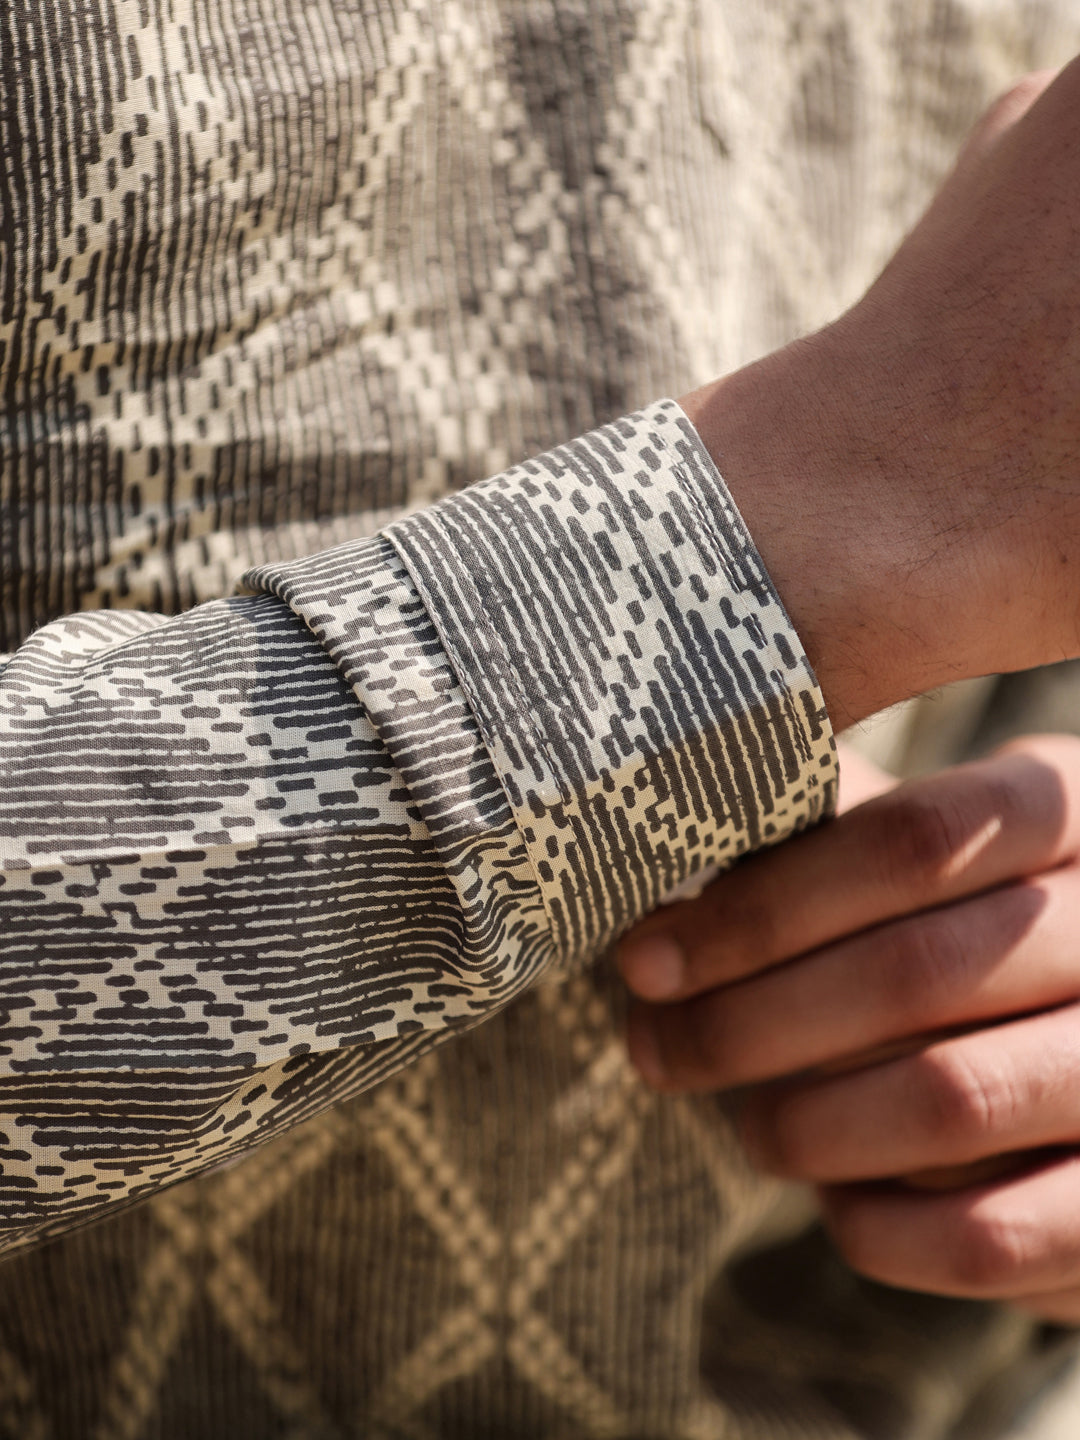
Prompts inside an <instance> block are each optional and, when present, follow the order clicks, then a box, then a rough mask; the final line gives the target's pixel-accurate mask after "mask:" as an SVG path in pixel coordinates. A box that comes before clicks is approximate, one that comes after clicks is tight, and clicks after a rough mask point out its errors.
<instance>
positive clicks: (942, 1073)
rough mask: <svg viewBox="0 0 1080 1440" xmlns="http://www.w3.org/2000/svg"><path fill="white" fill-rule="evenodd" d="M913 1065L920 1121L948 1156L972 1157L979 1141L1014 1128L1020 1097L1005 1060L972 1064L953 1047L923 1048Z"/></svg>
mask: <svg viewBox="0 0 1080 1440" xmlns="http://www.w3.org/2000/svg"><path fill="white" fill-rule="evenodd" d="M913 1064H914V1068H915V1073H916V1076H917V1084H918V1090H919V1093H920V1095H921V1097H922V1107H921V1108H922V1112H923V1124H924V1126H925V1129H926V1131H927V1133H928V1134H929V1135H930V1136H931V1137H932V1138H933V1139H934V1141H935V1142H938V1143H939V1144H940V1145H941V1147H942V1152H943V1154H946V1155H947V1156H948V1158H950V1159H964V1160H967V1159H971V1158H975V1157H976V1155H977V1154H978V1153H980V1149H979V1141H980V1140H984V1139H985V1138H986V1137H992V1136H1000V1135H1002V1134H1004V1133H1008V1132H1009V1131H1010V1130H1011V1129H1012V1128H1013V1121H1014V1117H1015V1114H1016V1110H1017V1105H1018V1098H1017V1095H1016V1093H1015V1087H1014V1086H1013V1084H1012V1083H1011V1081H1010V1077H1009V1074H1008V1071H1007V1068H1006V1066H1005V1065H1004V1064H998V1063H995V1062H993V1061H989V1060H988V1059H987V1058H986V1057H980V1060H979V1062H978V1063H975V1062H973V1061H972V1060H971V1059H970V1058H969V1057H968V1056H967V1055H966V1054H965V1053H964V1051H963V1050H962V1049H961V1048H958V1047H955V1046H954V1047H949V1046H944V1047H941V1048H939V1049H936V1050H929V1051H925V1052H924V1053H923V1054H922V1055H921V1056H919V1057H918V1058H917V1059H916V1060H915V1061H914V1062H913ZM957 1147H959V1149H960V1150H961V1154H960V1155H957V1153H956V1150H957Z"/></svg>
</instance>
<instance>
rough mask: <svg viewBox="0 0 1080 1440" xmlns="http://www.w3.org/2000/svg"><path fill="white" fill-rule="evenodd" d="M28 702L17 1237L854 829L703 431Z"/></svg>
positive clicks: (336, 570)
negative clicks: (754, 853) (832, 815)
mask: <svg viewBox="0 0 1080 1440" xmlns="http://www.w3.org/2000/svg"><path fill="white" fill-rule="evenodd" d="M250 579H251V583H252V585H253V586H254V587H256V588H258V589H260V590H261V591H263V592H264V593H262V594H261V595H258V596H254V597H245V598H240V599H236V600H233V601H224V602H215V603H213V604H211V605H208V606H204V607H200V608H198V609H196V610H194V611H191V612H189V613H187V614H186V615H183V616H180V617H178V618H176V619H174V620H169V621H165V620H163V619H157V620H155V619H154V618H152V617H146V616H135V615H101V616H93V615H87V616H73V617H69V619H67V620H62V621H58V622H55V623H54V624H53V625H50V626H47V627H45V628H43V629H42V630H40V631H39V632H37V633H36V634H35V635H34V636H33V637H32V638H31V640H30V641H29V642H27V644H26V645H25V646H24V647H23V649H22V650H21V651H20V652H19V653H18V654H17V655H16V656H15V658H14V659H13V660H12V661H11V662H10V663H9V665H8V666H7V667H6V669H5V671H4V673H3V677H2V684H0V700H2V701H3V710H2V715H0V718H2V725H0V815H2V816H3V823H2V824H0V854H2V857H3V859H4V861H5V863H6V870H5V873H4V883H3V885H0V995H2V996H3V998H4V999H5V1000H6V1002H7V1006H8V1013H7V1019H6V1022H4V1024H3V1026H2V1027H0V1044H2V1045H3V1047H4V1049H3V1052H2V1053H0V1116H4V1117H6V1122H5V1123H4V1128H5V1130H7V1131H8V1133H9V1137H16V1136H17V1137H19V1139H20V1140H21V1142H22V1143H21V1144H20V1145H18V1146H16V1145H14V1144H13V1146H12V1153H11V1155H10V1156H9V1158H8V1161H7V1162H6V1170H5V1175H6V1176H7V1179H8V1184H7V1188H6V1190H0V1207H2V1214H3V1220H4V1222H5V1227H4V1228H5V1229H6V1232H7V1233H6V1235H5V1236H3V1237H2V1238H3V1240H4V1242H5V1243H7V1244H9V1245H10V1244H17V1243H21V1242H22V1241H23V1240H24V1239H25V1238H26V1237H28V1236H30V1235H32V1234H34V1233H49V1232H50V1231H51V1230H54V1229H56V1228H63V1227H64V1226H65V1225H69V1224H71V1223H73V1222H74V1221H76V1220H78V1219H80V1218H85V1217H89V1216H92V1215H94V1214H97V1213H98V1212H99V1211H100V1210H102V1209H103V1208H105V1207H107V1206H109V1205H112V1204H115V1203H116V1202H117V1201H118V1200H121V1199H123V1198H125V1197H131V1196H134V1195H143V1194H146V1193H148V1192H150V1191H152V1190H153V1189H154V1188H156V1187H157V1186H159V1185H161V1184H164V1183H166V1182H168V1181H170V1180H175V1179H179V1178H182V1177H183V1176H185V1175H191V1174H194V1173H197V1172H198V1171H199V1170H201V1169H205V1168H206V1167H207V1166H208V1165H211V1164H216V1163H219V1162H220V1160H221V1159H223V1158H224V1157H225V1156H227V1155H229V1154H231V1153H233V1152H235V1151H236V1150H239V1149H242V1148H244V1147H245V1146H249V1145H252V1144H254V1143H256V1142H257V1141H260V1140H262V1139H265V1138H267V1137H269V1136H270V1135H272V1134H274V1133H275V1132H276V1131H277V1130H279V1129H281V1128H282V1127H283V1126H285V1125H288V1124H292V1123H295V1122H296V1121H297V1120H298V1119H301V1118H304V1117H305V1116H307V1115H310V1114H312V1113H314V1111H316V1110H318V1109H321V1108H324V1107H325V1106H327V1105H329V1104H332V1103H335V1102H336V1101H339V1100H341V1099H342V1098H344V1097H345V1096H346V1095H348V1094H352V1093H355V1091H356V1090H358V1089H361V1088H363V1086H364V1085H365V1084H371V1083H374V1082H375V1081H377V1080H379V1079H381V1078H383V1077H384V1076H385V1075H387V1074H389V1073H391V1072H392V1071H393V1070H394V1069H396V1068H398V1067H400V1066H401V1065H403V1064H405V1063H407V1062H408V1061H409V1060H411V1059H413V1058H414V1057H415V1056H416V1055H417V1054H418V1053H421V1052H422V1051H423V1050H424V1049H426V1048H429V1047H430V1046H431V1045H432V1044H435V1043H438V1042H439V1040H440V1039H442V1038H445V1037H446V1036H448V1035H450V1034H452V1033H453V1032H454V1030H455V1029H457V1028H459V1027H460V1026H462V1025H467V1024H471V1023H475V1022H477V1021H479V1020H482V1019H483V1018H484V1017H485V1016H486V1015H490V1014H492V1013H493V1012H494V1011H495V1010H497V1009H498V1008H499V1007H500V1006H502V1005H504V1004H505V1003H507V1001H509V1000H510V999H511V998H512V997H513V996H514V995H515V994H517V993H519V992H520V991H521V990H522V989H523V988H524V987H526V986H528V985H529V984H532V983H534V982H535V981H536V980H537V979H539V978H540V977H541V976H542V975H543V974H544V973H545V971H547V970H548V969H550V968H552V967H554V966H556V965H562V966H571V965H582V964H584V963H586V962H587V961H588V960H589V959H591V958H592V957H594V956H595V955H597V954H598V953H599V952H600V950H601V949H602V948H603V947H604V945H605V944H607V943H608V942H609V941H610V940H611V939H612V938H613V937H614V936H615V935H617V934H618V933H620V932H621V930H622V929H624V928H625V927H626V926H627V925H628V924H630V923H632V921H633V920H634V919H636V918H637V917H638V916H640V915H641V914H643V913H644V912H645V911H646V910H648V909H649V908H651V907H652V906H653V905H654V904H656V902H657V901H658V900H659V899H661V898H662V897H663V896H664V895H665V894H666V893H668V892H669V891H670V890H671V889H672V888H674V887H676V886H678V885H679V884H680V883H681V882H683V881H684V880H686V879H687V878H688V877H690V876H693V875H695V874H701V873H703V872H704V871H706V870H707V869H708V868H709V867H710V866H714V865H723V864H726V863H729V862H730V861H731V860H732V859H734V858H735V857H736V856H737V855H738V854H740V853H743V852H744V851H746V850H748V849H754V848H757V847H758V846H760V845H762V844H767V843H771V842H775V841H776V840H779V839H782V838H783V837H784V836H785V835H787V834H789V833H791V832H792V831H794V830H796V829H799V828H802V827H803V826H805V825H806V824H808V823H810V822H811V821H812V820H813V819H815V818H817V817H818V816H820V815H821V814H823V813H826V812H827V810H828V809H829V807H830V805H831V804H832V801H833V796H834V789H835V784H834V782H835V764H834V759H833V755H832V748H831V738H830V733H829V729H828V723H827V720H826V718H825V716H824V713H823V711H822V706H821V699H820V695H819V693H818V692H817V690H816V687H815V685H814V682H813V677H812V674H811V673H810V671H809V670H808V668H807V666H806V662H805V659H804V657H803V656H802V654H801V650H800V647H799V643H798V639H797V637H796V636H795V634H794V632H792V631H791V629H790V625H789V622H788V620H787V618H786V617H785V615H784V613H783V610H782V608H781V607H780V605H779V603H778V601H777V600H776V597H775V594H774V593H773V591H772V587H771V585H770V583H769V580H768V576H767V574H766V572H765V571H764V570H763V568H762V567H761V564H760V560H759V559H758V557H757V555H756V552H755V551H754V548H753V545H752V543H751V542H750V539H749V537H748V536H747V535H746V533H745V531H744V529H743V528H742V526H741V523H740V522H739V520H738V517H737V516H736V515H735V514H734V512H733V511H732V510H731V509H730V506H729V504H728V502H727V500H726V497H725V495H724V491H723V487H722V485H721V484H720V482H719V480H718V478H717V477H716V476H715V474H714V472H713V470H712V467H711V465H710V462H709V459H708V456H707V455H706V454H705V453H704V451H703V450H702V449H701V447H700V444H699V442H698V438H697V436H696V435H695V433H694V431H693V430H692V428H691V427H690V425H689V423H688V421H687V420H686V419H685V417H684V416H683V415H682V414H681V412H679V411H678V409H677V407H675V406H674V405H672V404H670V403H667V404H664V405H660V406H657V407H654V408H653V409H652V410H650V411H649V412H646V413H645V414H643V415H638V416H633V417H629V418H628V419H627V420H625V421H621V422H618V423H617V424H616V425H614V426H611V427H607V428H606V429H605V430H603V431H600V432H597V433H596V434H595V435H593V436H588V437H584V438H583V439H581V440H579V441H576V442H573V443H572V444H570V445H568V446H565V447H561V448H560V449H559V450H557V451H554V452H552V453H551V454H550V455H548V456H543V457H538V458H537V459H536V460H533V461H529V462H527V463H526V464H525V465H523V466H520V467H517V468H516V469H515V470H513V471H510V472H507V474H505V475H503V476H500V477H496V478H495V479H494V480H492V481H489V482H487V483H486V484H482V485H480V486H478V487H475V488H474V489H473V490H471V491H469V492H466V493H465V494H463V495H461V496H458V497H454V498H452V499H450V500H447V501H445V502H442V503H440V505H438V506H436V507H434V508H433V509H432V510H431V511H429V512H425V513H423V514H419V515H416V516H412V517H409V518H408V519H406V520H404V521H402V522H399V523H398V524H397V525H396V526H395V527H393V528H392V530H391V532H389V538H380V539H376V540H373V541H366V542H357V543H355V544H351V545H346V546H343V547H340V548H339V549H337V550H335V551H328V552H325V553H324V554H322V555H319V556H315V557H312V558H311V559H308V560H305V561H300V562H296V563H294V564H292V565H275V566H267V567H265V568H264V569H263V570H261V571H259V572H255V573H253V574H252V575H251V577H250Z"/></svg>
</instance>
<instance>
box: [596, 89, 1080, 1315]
mask: <svg viewBox="0 0 1080 1440" xmlns="http://www.w3.org/2000/svg"><path fill="white" fill-rule="evenodd" d="M1078 253H1080V62H1073V64H1072V65H1070V66H1069V67H1067V68H1066V69H1065V70H1064V71H1062V72H1061V74H1060V75H1059V76H1058V77H1057V78H1054V77H1051V76H1049V75H1037V76H1031V77H1029V78H1028V79H1027V80H1025V81H1024V82H1022V83H1021V84H1020V85H1019V86H1018V87H1017V88H1016V89H1015V90H1013V91H1011V92H1010V93H1009V95H1007V96H1006V97H1004V99H1003V100H1002V101H1000V102H999V103H998V105H996V106H995V107H994V108H993V109H992V110H991V111H990V112H989V114H988V115H987V116H986V117H985V118H984V120H983V122H982V123H981V124H980V126H979V127H978V128H977V130H976V132H975V134H974V135H973V136H972V139H971V141H970V142H969V144H968V145H967V147H966V148H965V150H964V152H963V154H962V155H961V157H960V160H959V162H958V164H957V167H956V169H955V171H954V172H953V174H952V175H951V176H950V178H949V179H948V180H947V182H946V183H945V185H944V186H943V188H942V190H941V192H940V193H939V195H938V197H937V199H936V200H935V201H934V203H933V205H932V206H931V208H930V210H929V211H928V212H927V214H926V216H925V217H924V218H923V220H922V221H921V222H920V224H919V225H918V226H917V227H916V229H915V230H914V231H913V232H912V234H911V235H910V236H909V237H908V239H907V240H906V241H905V242H904V244H903V245H902V246H901V248H900V250H899V251H898V253H897V255H896V256H895V258H894V259H893V261H892V262H891V263H890V265H889V266H888V267H887V268H886V270H885V272H884V274H883V275H882V276H881V278H880V279H879V280H878V281H877V283H876V284H875V285H874V286H873V287H872V288H871V290H870V291H869V292H868V294H867V295H866V296H865V298H864V299H863V300H862V301H860V302H859V304H858V305H856V306H855V307H854V309H852V310H851V311H850V312H849V313H848V314H847V315H845V316H844V317H842V319H841V320H839V321H838V322H837V323H836V324H835V325H833V326H830V327H829V328H827V329H826V330H824V331H821V332H819V333H818V334H817V335H814V336H811V337H809V338H808V339H806V340H803V341H800V342H798V343H797V344H796V345H794V346H791V347H789V348H788V349H787V350H784V351H781V352H778V353H777V354H776V355H773V356H770V357H768V358H767V359H766V360H764V361H762V362H761V363H760V364H759V365H756V366H752V367H750V368H749V369H747V370H744V371H740V372H739V373H738V374H736V375H733V376H730V377H728V378H727V379H725V380H722V381H719V382H717V383H716V384H714V385H712V386H708V387H705V388H704V389H703V390H700V391H697V392H695V394H693V395H691V396H688V397H686V399H685V400H684V402H683V403H684V405H685V406H686V408H687V410H688V412H689V414H690V415H691V418H692V419H693V420H694V421H695V423H696V424H697V425H698V427H699V429H700V431H701V433H702V435H703V437H704V438H705V441H706V444H707V445H708V446H709V448H710V450H711V452H712V453H713V455H714V457H715V458H716V460H717V463H718V465H719V467H720V469H721V471H722V472H723V474H724V475H725V478H726V479H727V481H728V483H729V485H730V486H731V489H732V491H733V493H734V495H735V498H736V500H737V502H738V503H739V505H740V508H741V509H742V510H743V513H744V515H745V516H746V518H747V521H748V523H749V525H750V528H751V531H752V533H753V534H754V536H755V539H756V540H757V542H758V544H759V547H760V548H761V550H762V553H763V555H764V557H765V559H766V562H767V563H768V565H769V567H770V570H771V572H772V574H773V577H774V579H775V580H776V583H777V586H778V589H779V590H780V593H781V595H782V596H783V598H784V600H785V603H786V604H787V606H788V609H789V612H790V613H791V615H792V618H793V619H794V621H795V623H796V626H797V628H798V629H799V632H800V635H801V636H802V638H803V641H804V644H805V645H806V648H807V653H808V655H809V656H810V659H811V661H812V662H813V663H814V665H815V667H816V669H817V672H818V676H819V679H820V680H821V683H822V688H823V690H824V692H825V695H826V699H827V702H828V704H829V707H830V712H831V714H832V716H833V720H834V722H835V723H836V724H837V726H838V727H839V726H842V725H845V724H847V723H848V722H850V721H853V720H856V719H859V718H861V717H862V716H864V715H866V714H869V713H871V712H873V711H875V710H877V709H880V708H881V707H883V706H884V705H887V704H890V703H892V702H894V701H896V700H899V699H901V698H903V697H905V696H907V695H910V694H914V693H917V692H920V691H922V690H925V689H928V688H930V687H931V686H933V685H936V684H939V683H941V682H943V681H946V680H951V679H959V678H962V677H965V676H969V675H976V674H982V673H986V672H988V671H991V670H1002V669H1019V668H1023V667H1026V666H1030V665H1035V664H1040V663H1045V662H1048V661H1052V660H1057V659H1062V658H1064V657H1066V656H1071V655H1076V654H1077V653H1080V404H1078V403H1077V396H1078V395H1080V268H1078V267H1077V265H1076V256H1077V254H1078ZM844 771H845V773H844V780H843V785H844V788H845V790H846V792H847V793H846V794H845V796H844V803H845V805H846V807H847V810H846V813H845V814H844V815H843V816H842V817H841V818H840V819H839V820H838V821H836V822H835V823H834V824H832V825H829V826H826V827H823V828H821V829H820V830H818V831H816V832H814V833H813V834H809V835H805V836H802V837H800V838H798V839H796V840H794V841H792V842H790V843H789V844H787V845H785V846H782V847H780V848H778V849H777V850H775V851H772V852H769V853H763V854H761V855H758V856H755V857H754V858H752V859H751V860H749V861H747V862H745V863H744V864H742V865H740V866H739V867H738V869H737V870H736V871H735V872H734V873H732V874H731V875H729V876H724V877H721V878H720V879H719V880H718V881H716V882H715V883H714V884H713V885H712V886H711V887H710V888H709V889H708V890H707V891H706V892H705V893H704V894H703V895H702V896H701V897H699V898H698V899H697V900H695V901H689V902H686V903H685V904H683V905H681V906H673V907H670V908H669V909H667V910H665V911H663V912H661V913H658V914H656V915H654V916H651V917H649V918H648V919H647V920H645V921H644V922H643V923H642V924H641V925H640V926H639V927H638V928H637V929H636V931H634V932H633V933H632V934H631V935H630V936H629V937H627V939H626V940H625V941H624V942H623V945H622V947H621V949H620V954H619V965H620V968H621V971H622V974H623V976H624V978H625V980H626V982H627V984H628V986H629V987H630V989H631V991H632V992H634V994H635V995H636V996H637V997H638V1002H637V1003H636V1004H635V1006H634V1007H633V1008H632V1011H631V1016H630V1023H629V1045H630V1051H631V1055H632V1058H633V1059H634V1060H635V1062H636V1063H637V1065H638V1066H639V1068H640V1069H641V1071H642V1073H643V1075H644V1076H645V1077H646V1078H647V1079H648V1080H649V1081H650V1082H651V1083H652V1084H654V1085H656V1086H657V1087H658V1088H660V1089H662V1090H666V1091H677V1090H715V1089H721V1088H726V1087H733V1086H740V1087H749V1093H748V1099H747V1104H746V1109H745V1128H746V1138H747V1143H748V1144H749V1145H750V1147H751V1149H752V1151H753V1152H754V1153H755V1155H756V1156H757V1158H758V1160H759V1162H760V1164H761V1165H762V1167H763V1168H766V1169H768V1170H771V1171H774V1172H776V1173H777V1174H781V1175H787V1176H792V1177H795V1178H798V1179H801V1180H806V1181H810V1182H811V1183H814V1184H816V1185H818V1186H819V1187H820V1193H821V1196H822V1201H823V1206H824V1210H825V1214H826V1217H827V1219H828V1221H829V1223H830V1225H831V1227H832V1229H833V1232H834V1234H835V1236H836V1238H837V1241H838V1244H839V1245H840V1248H841V1250H842V1251H843V1253H844V1254H845V1255H846V1256H847V1258H848V1259H849V1260H850V1261H851V1263H852V1264H853V1265H854V1266H855V1267H856V1268H858V1269H860V1270H863V1271H864V1272H866V1273H867V1274H870V1275H872V1276H875V1277H877V1278H879V1279H881V1280H884V1281H888V1282H891V1283H893V1284H897V1285H901V1286H907V1287H910V1288H914V1289H921V1290H927V1291H934V1292H939V1293H942V1294H949V1295H962V1296H973V1297H986V1298H1006V1299H1009V1300H1012V1301H1013V1302H1015V1303H1017V1304H1020V1305H1023V1306H1025V1307H1027V1308H1028V1309H1030V1310H1032V1311H1034V1312H1036V1313H1037V1314H1039V1315H1042V1316H1045V1317H1047V1318H1049V1319H1054V1320H1064V1321H1075V1322H1080V946H1078V945H1077V942H1076V938H1075V937H1076V935H1077V933H1078V932H1080V923H1078V922H1080V741H1077V740H1073V739H1070V738H1068V737H1061V736H1057V737H1037V738H1033V739H1028V740H1025V741H1023V742H1019V743H1017V744H1015V745H1013V746H1010V747H1008V748H1006V749H1005V750H1004V751H1003V752H1001V753H1000V754H999V755H997V756H996V757H994V758H993V759H991V760H989V761H986V762H981V763H980V764H978V765H973V766H965V767H959V768H957V769H955V770H952V771H949V772H947V773H946V774H945V775H944V776H939V777H935V779H934V780H933V781H929V782H927V781H920V782H916V783H912V784H909V785H906V786H903V787H899V788H895V789H894V788H891V785H890V782H889V780H888V779H887V777H884V776H882V775H880V773H877V774H875V773H874V772H873V770H872V769H871V768H868V767H866V766H865V764H859V763H857V762H855V761H850V762H849V761H847V760H845V763H844ZM860 800H862V801H865V802H866V803H863V804H858V803H857V802H858V801H860Z"/></svg>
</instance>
